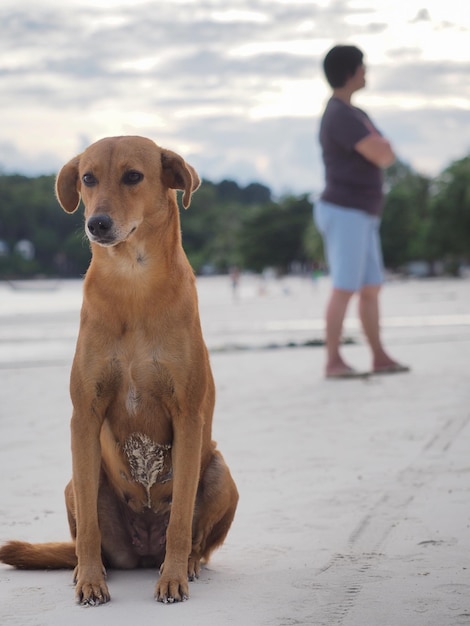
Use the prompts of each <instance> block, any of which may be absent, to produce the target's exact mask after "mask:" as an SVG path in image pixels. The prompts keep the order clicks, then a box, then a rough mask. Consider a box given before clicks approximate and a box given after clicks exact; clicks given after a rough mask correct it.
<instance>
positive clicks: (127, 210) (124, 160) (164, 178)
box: [56, 137, 200, 246]
mask: <svg viewBox="0 0 470 626" xmlns="http://www.w3.org/2000/svg"><path fill="white" fill-rule="evenodd" d="M199 184H200V180H199V177H198V175H197V173H196V171H195V170H194V169H193V168H192V167H191V166H190V165H188V163H186V162H185V161H184V159H183V158H182V157H180V156H179V155H178V154H176V153H175V152H172V151H171V150H165V149H163V148H160V147H159V146H157V145H156V144H155V143H154V142H153V141H151V140H150V139H146V138H144V137H108V138H106V139H101V140H100V141H97V142H96V143H94V144H92V145H91V146H89V147H88V148H87V149H86V150H85V151H84V152H82V153H81V154H79V155H78V156H76V157H75V158H73V159H72V160H71V161H69V162H68V163H66V164H65V165H64V166H63V167H62V169H61V170H60V172H59V174H58V175H57V180H56V195H57V199H58V200H59V203H60V205H61V206H62V208H63V209H64V210H65V211H67V212H68V213H73V212H74V211H76V210H77V208H78V206H79V204H80V199H82V200H83V204H84V206H85V231H86V234H87V236H88V238H89V239H90V241H92V242H94V243H97V244H100V245H102V246H114V245H116V244H119V243H122V242H123V241H126V240H127V239H128V238H129V237H130V236H131V235H133V234H134V233H135V231H137V230H138V228H139V226H140V225H141V224H142V223H147V224H152V225H153V226H155V224H158V220H159V219H160V221H161V223H165V222H166V221H167V219H168V216H167V215H165V211H166V212H167V211H168V200H170V202H171V203H172V207H171V208H172V209H173V210H174V209H175V207H176V204H175V201H174V197H175V192H174V191H172V192H171V194H170V191H169V190H174V189H181V190H183V206H184V208H185V209H187V208H188V207H189V204H190V202H191V194H192V193H193V192H194V191H195V190H196V189H197V188H198V187H199Z"/></svg>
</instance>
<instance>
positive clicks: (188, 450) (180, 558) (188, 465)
mask: <svg viewBox="0 0 470 626" xmlns="http://www.w3.org/2000/svg"><path fill="white" fill-rule="evenodd" d="M182 422H183V423H181V424H178V425H177V426H176V428H174V440H173V448H172V464H173V498H172V504H171V514H170V521H169V524H168V529H167V533H166V554H165V561H164V563H163V565H162V567H161V569H160V571H161V576H160V579H159V581H158V582H157V586H156V589H155V598H156V599H157V600H158V601H159V602H164V603H168V602H181V601H183V600H187V599H188V597H189V585H188V559H189V555H190V553H191V545H192V521H193V515H194V504H195V501H196V493H197V487H198V483H199V473H200V465H201V444H202V424H201V423H200V422H199V419H198V418H196V419H188V420H187V421H186V420H182Z"/></svg>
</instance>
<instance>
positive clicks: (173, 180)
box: [162, 150, 201, 209]
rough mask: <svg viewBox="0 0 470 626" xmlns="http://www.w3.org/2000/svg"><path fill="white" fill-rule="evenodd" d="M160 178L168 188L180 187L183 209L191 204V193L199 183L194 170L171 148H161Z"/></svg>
mask: <svg viewBox="0 0 470 626" xmlns="http://www.w3.org/2000/svg"><path fill="white" fill-rule="evenodd" d="M162 180H163V183H164V184H165V185H166V186H167V187H169V188H170V189H182V190H183V191H184V193H183V206H184V208H185V209H187V208H188V207H189V205H190V204H191V194H192V193H193V192H194V191H196V189H197V188H198V187H199V185H200V184H201V181H200V179H199V176H198V175H197V172H196V170H195V169H194V168H193V167H191V165H189V164H188V163H186V161H185V160H184V159H183V158H182V157H180V156H179V154H176V152H172V151H171V150H162Z"/></svg>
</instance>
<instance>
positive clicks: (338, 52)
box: [323, 46, 364, 89]
mask: <svg viewBox="0 0 470 626" xmlns="http://www.w3.org/2000/svg"><path fill="white" fill-rule="evenodd" d="M363 59H364V55H363V54H362V52H361V51H360V50H359V48H356V46H334V47H333V48H331V50H330V51H329V52H328V54H327V55H326V56H325V58H324V59H323V71H324V72H325V76H326V80H327V81H328V83H329V84H330V86H331V87H333V89H335V88H336V87H344V85H345V84H346V81H347V80H348V78H351V76H354V74H355V73H356V70H357V68H358V67H360V66H361V65H362V63H363Z"/></svg>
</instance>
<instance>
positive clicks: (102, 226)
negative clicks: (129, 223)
mask: <svg viewBox="0 0 470 626" xmlns="http://www.w3.org/2000/svg"><path fill="white" fill-rule="evenodd" d="M86 231H87V235H88V237H89V239H90V240H91V241H94V242H96V243H100V244H102V245H111V244H113V243H114V242H115V234H114V222H113V220H112V219H111V218H110V217H109V215H106V214H103V215H93V216H92V217H90V218H89V219H88V221H87V223H86Z"/></svg>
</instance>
